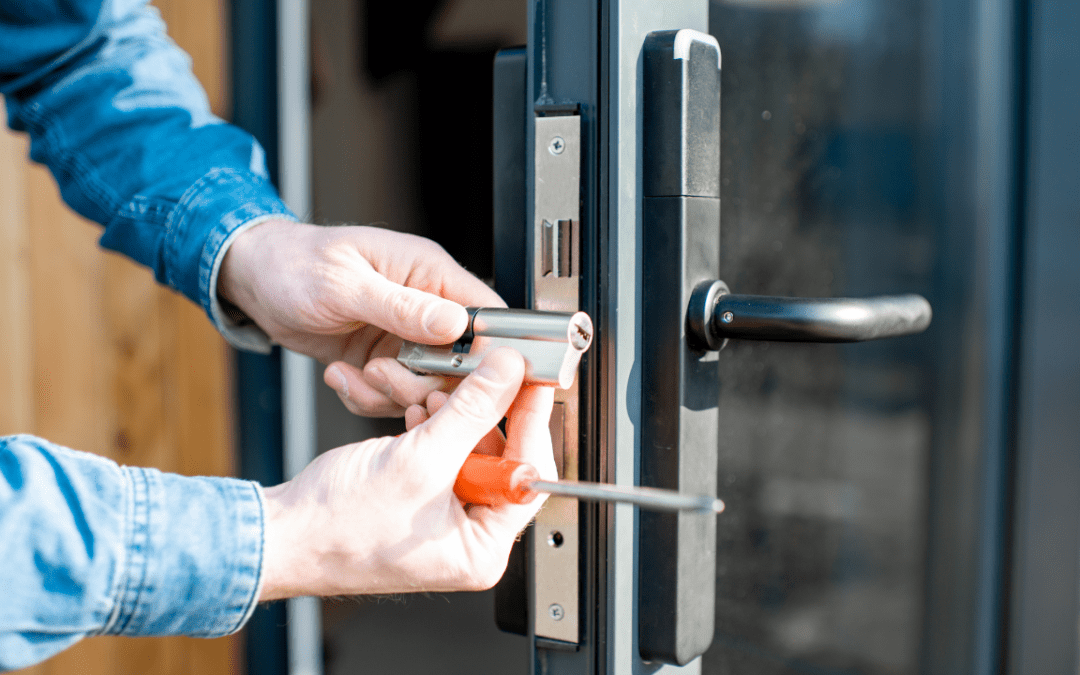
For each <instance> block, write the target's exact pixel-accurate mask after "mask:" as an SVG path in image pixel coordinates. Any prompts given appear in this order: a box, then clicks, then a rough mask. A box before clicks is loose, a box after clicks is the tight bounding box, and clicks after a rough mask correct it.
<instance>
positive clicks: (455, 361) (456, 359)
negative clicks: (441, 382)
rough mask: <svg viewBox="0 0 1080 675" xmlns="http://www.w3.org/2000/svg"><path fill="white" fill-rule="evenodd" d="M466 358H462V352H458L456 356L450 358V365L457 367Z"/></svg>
mask: <svg viewBox="0 0 1080 675" xmlns="http://www.w3.org/2000/svg"><path fill="white" fill-rule="evenodd" d="M464 360H465V359H463V358H461V354H458V355H457V356H455V357H454V358H452V359H450V365H452V366H453V367H455V368H457V367H458V366H460V365H461V362H462V361H464Z"/></svg>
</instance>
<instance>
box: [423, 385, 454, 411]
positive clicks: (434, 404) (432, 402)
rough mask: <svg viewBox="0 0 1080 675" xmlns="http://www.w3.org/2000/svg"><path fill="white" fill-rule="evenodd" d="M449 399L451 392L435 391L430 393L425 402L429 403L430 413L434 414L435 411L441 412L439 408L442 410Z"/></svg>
mask: <svg viewBox="0 0 1080 675" xmlns="http://www.w3.org/2000/svg"><path fill="white" fill-rule="evenodd" d="M449 399H450V394H447V393H446V392H443V391H433V392H431V393H430V394H428V397H427V401H425V403H426V404H427V411H428V414H429V415H434V414H435V413H437V412H439V410H441V409H442V407H443V406H444V405H446V402H447V400H449Z"/></svg>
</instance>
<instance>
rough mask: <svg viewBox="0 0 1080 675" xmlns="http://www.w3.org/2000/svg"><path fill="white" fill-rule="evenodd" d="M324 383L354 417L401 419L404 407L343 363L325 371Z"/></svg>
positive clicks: (335, 363) (334, 364)
mask: <svg viewBox="0 0 1080 675" xmlns="http://www.w3.org/2000/svg"><path fill="white" fill-rule="evenodd" d="M323 382H325V383H326V385H327V386H328V387H330V388H331V389H333V390H334V392H336V393H337V395H338V398H339V399H341V402H342V403H343V404H345V407H346V408H347V409H348V410H349V412H351V413H352V414H354V415H363V416H365V417H401V415H402V414H404V412H405V408H404V406H401V405H399V404H397V403H395V402H394V401H393V400H392V399H391V398H390V397H389V396H386V395H385V394H383V393H382V392H380V391H378V390H377V389H375V388H374V387H372V386H371V385H370V384H368V383H367V382H366V381H365V380H364V377H363V374H362V373H361V372H360V371H359V370H357V369H356V368H354V367H353V366H350V365H349V364H347V363H345V362H343V361H335V362H334V363H331V364H330V365H329V366H327V367H326V370H324V371H323Z"/></svg>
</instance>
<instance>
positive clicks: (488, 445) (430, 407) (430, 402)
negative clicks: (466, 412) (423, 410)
mask: <svg viewBox="0 0 1080 675" xmlns="http://www.w3.org/2000/svg"><path fill="white" fill-rule="evenodd" d="M449 398H450V396H449V394H446V393H445V392H441V391H433V392H431V393H430V394H428V397H427V413H428V415H434V414H435V413H437V412H439V410H441V409H442V407H443V406H444V405H446V401H447V400H449ZM505 444H506V438H505V437H503V433H502V431H501V430H500V429H499V427H498V426H496V427H495V428H494V429H492V430H491V431H489V432H488V433H487V435H486V436H484V437H483V438H482V439H480V442H479V443H477V444H476V447H475V448H473V452H478V453H480V454H481V455H491V456H493V457H498V456H500V455H502V451H503V446H504V445H505Z"/></svg>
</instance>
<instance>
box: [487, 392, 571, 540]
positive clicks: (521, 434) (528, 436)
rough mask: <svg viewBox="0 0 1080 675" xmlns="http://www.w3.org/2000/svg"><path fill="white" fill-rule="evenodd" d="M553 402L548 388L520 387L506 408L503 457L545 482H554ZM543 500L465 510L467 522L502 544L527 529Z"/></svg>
mask: <svg viewBox="0 0 1080 675" xmlns="http://www.w3.org/2000/svg"><path fill="white" fill-rule="evenodd" d="M554 398H555V390H554V389H552V388H551V387H522V389H521V393H519V394H518V397H517V399H516V400H515V401H514V404H513V406H511V408H510V417H509V419H508V420H507V423H506V431H507V438H506V447H505V449H504V450H503V457H507V458H509V459H513V460H516V461H519V462H525V463H528V464H532V465H533V466H534V467H536V470H537V471H538V472H539V473H540V477H541V478H543V479H545V480H555V479H557V478H558V475H557V473H556V470H555V459H554V456H553V454H552V449H551V431H550V426H549V421H550V420H551V410H552V405H553V401H554ZM546 499H547V495H545V494H542V493H541V494H539V495H537V496H536V498H535V499H533V501H532V502H530V503H528V504H505V505H503V506H498V507H486V506H484V507H475V508H473V509H470V510H469V518H470V519H471V520H473V522H475V523H476V527H477V528H479V530H480V533H482V534H484V535H486V536H488V537H492V538H493V539H495V540H505V539H506V538H507V537H513V536H515V535H516V534H517V533H518V532H520V531H521V530H523V529H524V528H525V527H526V526H528V524H529V521H531V520H532V519H533V517H534V516H535V515H536V512H537V511H538V510H539V509H540V506H541V505H542V504H543V503H544V501H545V500H546Z"/></svg>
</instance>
